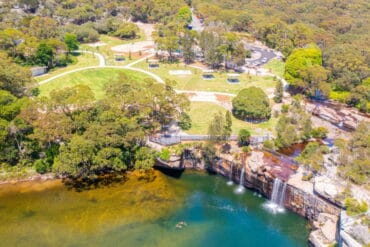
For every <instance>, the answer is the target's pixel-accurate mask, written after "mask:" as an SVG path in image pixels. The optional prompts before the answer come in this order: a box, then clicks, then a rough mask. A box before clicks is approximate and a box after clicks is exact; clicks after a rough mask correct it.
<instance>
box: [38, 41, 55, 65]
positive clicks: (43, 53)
mask: <svg viewBox="0 0 370 247" xmlns="http://www.w3.org/2000/svg"><path fill="white" fill-rule="evenodd" d="M53 58H54V50H53V48H52V47H51V46H50V45H48V44H47V43H45V42H43V43H40V45H39V47H38V48H37V51H36V56H35V61H36V64H38V65H44V66H48V67H49V68H51V67H52V64H51V62H52V61H53Z"/></svg>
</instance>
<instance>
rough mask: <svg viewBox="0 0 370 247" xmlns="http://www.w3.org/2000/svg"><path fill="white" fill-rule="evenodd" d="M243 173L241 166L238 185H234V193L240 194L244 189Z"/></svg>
mask: <svg viewBox="0 0 370 247" xmlns="http://www.w3.org/2000/svg"><path fill="white" fill-rule="evenodd" d="M244 173H245V167H244V166H243V168H242V170H241V172H240V178H239V185H238V187H236V189H235V191H234V192H235V193H236V194H242V193H244V191H245V188H244Z"/></svg>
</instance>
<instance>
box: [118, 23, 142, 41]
mask: <svg viewBox="0 0 370 247" xmlns="http://www.w3.org/2000/svg"><path fill="white" fill-rule="evenodd" d="M139 32H140V30H139V27H138V26H137V25H136V24H135V23H132V22H124V23H122V24H121V25H120V26H119V27H118V29H117V31H115V32H114V36H117V37H120V38H122V39H134V38H136V37H137V36H138V33H139Z"/></svg>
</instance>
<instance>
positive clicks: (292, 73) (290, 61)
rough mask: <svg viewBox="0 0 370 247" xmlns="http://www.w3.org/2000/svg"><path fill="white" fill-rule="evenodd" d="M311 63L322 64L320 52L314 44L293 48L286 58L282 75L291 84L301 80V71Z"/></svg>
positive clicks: (311, 64) (295, 84)
mask: <svg viewBox="0 0 370 247" xmlns="http://www.w3.org/2000/svg"><path fill="white" fill-rule="evenodd" d="M313 65H322V54H321V50H320V48H318V47H317V46H316V45H310V46H307V47H305V48H297V49H295V50H294V51H293V52H292V53H291V54H290V55H289V57H288V58H287V60H286V64H285V73H284V77H285V79H286V80H287V81H288V82H289V84H290V85H292V86H299V85H297V84H298V83H299V82H300V81H302V74H301V72H302V71H304V70H305V69H307V68H308V67H311V66H313Z"/></svg>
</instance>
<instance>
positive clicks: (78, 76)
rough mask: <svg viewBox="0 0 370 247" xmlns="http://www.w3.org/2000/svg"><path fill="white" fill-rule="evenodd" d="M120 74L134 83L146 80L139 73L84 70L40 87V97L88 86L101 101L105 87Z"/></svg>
mask: <svg viewBox="0 0 370 247" xmlns="http://www.w3.org/2000/svg"><path fill="white" fill-rule="evenodd" d="M121 73H125V74H126V75H127V76H128V77H130V78H132V79H134V80H135V81H142V80H143V79H145V78H148V76H147V75H145V74H142V73H140V72H136V71H131V70H124V69H111V68H102V69H91V70H84V71H79V72H76V73H72V74H69V75H66V76H63V77H60V78H57V79H55V80H53V81H51V82H49V83H46V84H43V85H41V86H40V87H39V88H40V96H48V95H49V93H50V92H51V91H52V90H54V89H59V88H63V87H71V86H74V85H78V84H83V85H88V86H89V87H90V88H91V89H92V90H93V92H94V93H95V97H96V98H97V99H101V98H102V97H104V89H105V85H106V84H107V83H109V82H111V81H113V80H115V79H117V77H118V75H119V74H121Z"/></svg>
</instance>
